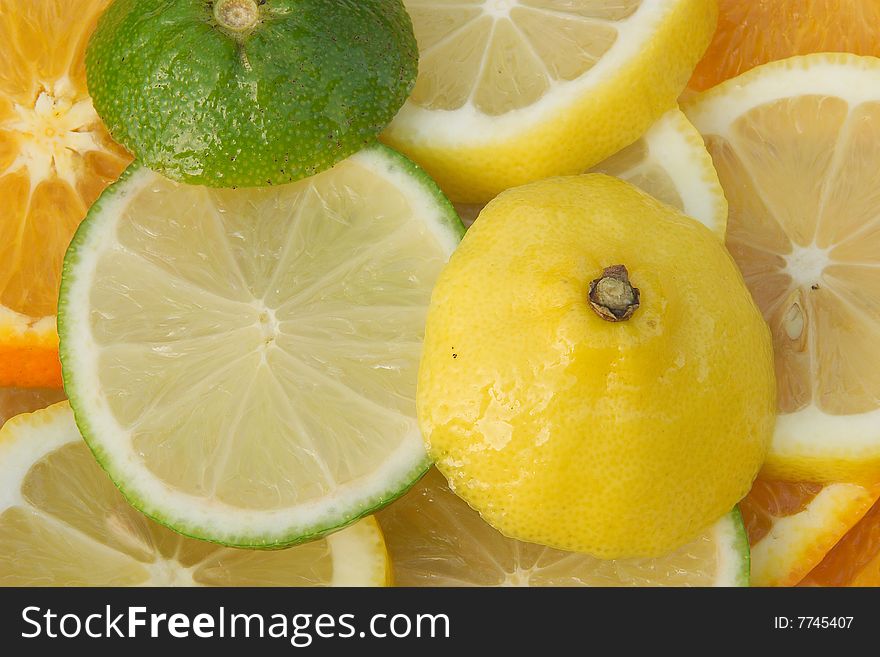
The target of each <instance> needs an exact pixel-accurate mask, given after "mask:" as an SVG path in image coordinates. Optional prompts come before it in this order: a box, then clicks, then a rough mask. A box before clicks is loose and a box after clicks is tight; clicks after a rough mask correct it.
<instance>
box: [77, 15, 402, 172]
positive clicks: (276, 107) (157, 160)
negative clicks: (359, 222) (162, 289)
mask: <svg viewBox="0 0 880 657" xmlns="http://www.w3.org/2000/svg"><path fill="white" fill-rule="evenodd" d="M219 1H220V0H215V1H214V2H212V1H211V0H115V2H114V3H113V4H112V5H111V6H110V7H109V9H108V10H107V11H106V12H105V13H104V14H103V15H102V17H101V19H100V21H99V22H98V27H97V29H96V30H95V33H94V34H93V36H92V39H91V40H90V42H89V46H88V50H87V53H86V72H87V75H88V86H89V91H90V92H91V95H92V98H93V101H94V105H95V109H96V110H97V112H98V114H100V115H101V118H102V119H103V120H104V122H105V123H106V124H107V127H108V128H109V130H110V133H111V135H112V136H113V138H114V139H116V140H117V141H118V142H120V143H121V144H123V145H124V146H126V147H127V148H128V149H129V150H131V151H132V152H134V153H135V154H136V155H137V157H138V159H140V160H141V161H142V162H143V163H144V164H146V165H147V166H148V167H149V168H151V169H153V170H155V171H158V172H159V173H162V174H164V175H165V176H167V177H168V178H172V179H174V180H176V181H178V182H185V183H190V184H195V185H207V186H211V187H262V186H266V185H273V184H283V183H288V182H293V181H295V180H299V179H301V178H305V177H308V176H312V175H314V174H316V173H319V172H320V171H323V170H325V169H328V168H330V167H331V166H333V165H334V164H336V163H337V162H340V161H341V160H343V159H345V158H346V157H348V156H349V155H352V154H354V153H356V152H357V151H359V150H361V149H362V148H364V147H365V146H367V145H369V144H371V143H373V142H374V141H375V137H376V135H378V134H379V132H380V131H381V130H382V129H383V128H384V127H385V126H386V125H387V124H388V123H389V122H390V121H391V119H392V118H393V117H394V115H395V113H396V112H397V110H398V109H399V108H400V106H401V105H402V104H403V102H404V101H405V100H406V97H407V96H408V95H409V92H410V90H411V89H412V86H413V85H414V84H415V78H416V75H417V73H418V47H417V45H416V41H415V37H414V36H413V33H412V22H411V21H410V19H409V15H408V14H407V13H406V10H405V9H404V7H403V4H402V3H401V2H400V0H357V1H354V0H342V1H340V0H269V1H268V2H262V3H260V2H256V0H255V4H256V6H257V11H258V12H259V21H258V23H257V24H256V25H255V26H254V27H253V28H252V29H250V30H246V31H244V32H241V33H237V32H231V31H229V30H227V29H225V28H223V27H222V26H221V25H219V24H218V22H217V20H215V18H214V12H213V6H214V4H215V2H219Z"/></svg>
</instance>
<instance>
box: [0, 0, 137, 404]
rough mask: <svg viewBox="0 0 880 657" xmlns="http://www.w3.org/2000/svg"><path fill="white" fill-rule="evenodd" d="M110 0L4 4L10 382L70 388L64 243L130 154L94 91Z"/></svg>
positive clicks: (1, 342)
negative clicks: (86, 60)
mask: <svg viewBox="0 0 880 657" xmlns="http://www.w3.org/2000/svg"><path fill="white" fill-rule="evenodd" d="M108 4H109V0H82V1H81V2H75V3H74V2H69V0H7V1H6V2H3V3H2V5H0V42H2V43H3V48H2V49H0V205H2V207H3V216H2V218H0V386H27V387H41V386H42V387H49V386H54V387H60V385H61V366H60V364H59V362H58V336H57V334H56V332H55V308H56V306H57V303H58V285H59V281H60V277H61V260H62V258H63V257H64V250H65V249H66V248H67V245H68V243H69V242H70V238H71V237H72V236H73V233H74V231H75V230H76V227H77V224H79V222H80V220H82V218H83V217H84V216H85V213H86V210H87V208H88V207H89V205H90V204H91V203H92V202H93V201H94V200H95V199H96V198H97V197H98V195H99V194H100V193H101V191H102V190H103V189H104V187H106V186H107V184H109V183H110V182H111V181H112V180H114V179H115V178H116V177H117V176H118V175H119V174H120V173H121V172H122V170H123V169H124V168H125V166H126V164H127V163H128V162H129V160H130V157H129V155H128V154H127V153H126V152H125V151H124V150H123V149H122V148H121V147H120V146H118V145H117V144H115V143H113V141H112V140H111V139H110V136H109V135H108V133H107V130H106V128H105V127H104V125H103V124H102V123H101V120H100V119H99V118H98V115H97V114H96V113H95V110H94V108H93V107H92V102H91V99H90V98H89V95H88V91H87V90H86V79H85V70H84V66H83V53H84V50H85V45H86V41H87V40H88V37H89V35H90V34H91V32H92V30H93V29H94V27H95V22H96V21H97V18H98V16H99V15H100V13H101V12H102V11H103V10H104V8H105V7H106V6H107V5H108Z"/></svg>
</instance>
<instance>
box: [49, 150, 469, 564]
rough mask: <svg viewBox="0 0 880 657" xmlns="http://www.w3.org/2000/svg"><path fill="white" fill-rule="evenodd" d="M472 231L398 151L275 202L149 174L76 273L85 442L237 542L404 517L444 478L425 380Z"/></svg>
mask: <svg viewBox="0 0 880 657" xmlns="http://www.w3.org/2000/svg"><path fill="white" fill-rule="evenodd" d="M463 230H464V229H463V227H462V225H461V222H460V221H459V220H458V217H457V216H456V214H455V211H454V209H453V208H452V206H451V205H450V204H449V202H448V201H446V199H445V198H444V197H443V196H442V194H441V193H440V192H439V190H438V189H437V187H436V186H435V185H434V184H433V183H432V182H431V181H430V179H429V178H428V177H427V176H426V175H425V174H424V173H422V172H421V171H420V170H419V169H418V168H417V167H415V165H413V164H412V163H410V162H409V161H408V160H406V159H405V158H403V157H402V156H400V155H398V154H396V153H394V152H393V151H391V150H389V149H387V148H385V147H382V146H375V147H372V148H370V149H368V150H365V151H362V152H361V153H359V154H357V155H355V156H353V157H352V158H350V159H348V160H345V161H344V162H342V163H340V164H339V165H337V166H336V167H334V168H333V169H331V170H329V171H326V172H324V173H322V174H320V175H318V176H315V177H313V178H309V179H307V180H303V181H300V182H298V183H295V184H292V185H286V186H278V187H271V188H259V189H242V190H217V189H209V188H206V187H195V186H188V185H182V184H179V183H174V182H172V181H170V180H168V179H166V178H164V177H162V176H160V175H158V174H156V173H154V172H152V171H150V170H149V169H147V168H144V167H142V166H139V165H137V164H135V165H133V166H132V167H131V168H129V169H128V171H127V172H126V173H125V174H124V175H123V177H122V179H120V181H119V182H118V183H116V184H115V185H113V186H112V187H111V188H109V189H108V191H107V192H106V193H105V194H104V195H103V196H102V197H101V199H100V200H99V202H98V203H97V204H96V205H95V206H94V207H93V208H92V210H91V211H90V213H89V216H88V218H87V219H86V221H85V222H84V223H83V224H82V226H81V228H80V230H79V231H78V233H77V235H76V237H75V238H74V241H73V243H72V245H71V248H70V250H69V251H68V254H67V257H66V260H65V264H64V275H63V283H62V291H61V299H60V304H59V334H60V335H61V339H62V344H61V353H62V363H63V370H64V378H65V388H66V390H67V394H68V396H69V397H70V401H71V405H72V406H73V409H74V412H75V414H76V418H77V423H78V424H79V427H80V429H81V431H82V433H83V435H84V436H85V438H86V441H87V442H88V443H89V446H90V447H91V448H92V450H93V452H94V453H95V456H96V457H97V459H98V461H99V462H100V463H101V465H102V466H103V467H104V468H105V469H106V470H107V472H108V473H109V474H110V476H111V477H112V478H113V480H114V481H115V482H116V484H117V485H118V486H119V487H120V489H121V490H122V492H123V494H125V496H126V497H127V498H128V499H129V501H130V502H131V503H132V504H134V505H135V506H136V507H137V508H139V509H141V510H142V511H144V512H145V513H147V514H148V515H149V516H151V517H153V518H154V519H156V520H158V521H159V522H162V523H164V524H167V525H168V526H170V527H172V528H174V529H176V530H178V531H180V532H182V533H184V534H187V535H190V536H195V537H198V538H204V539H208V540H212V541H216V542H219V543H223V544H227V545H235V546H241V547H248V546H281V545H289V544H293V543H298V542H302V541H304V540H308V539H310V538H314V537H315V536H319V535H322V534H324V533H326V532H328V531H330V530H333V529H336V528H339V527H341V526H344V525H346V524H348V523H350V522H352V521H354V520H356V519H357V518H359V517H360V516H363V515H364V514H367V513H369V512H370V511H372V510H373V509H375V508H376V507H379V506H381V505H383V504H385V503H387V502H388V501H389V500H392V499H394V498H395V497H397V496H398V495H400V494H401V493H402V492H403V491H404V490H406V489H407V488H408V487H409V486H410V485H411V484H412V482H413V481H415V480H416V479H417V478H418V477H419V476H420V475H421V474H422V473H423V472H424V471H425V470H426V469H427V468H428V459H427V456H426V454H425V451H424V446H423V444H422V439H421V435H420V433H419V430H418V426H417V423H416V419H415V416H416V413H415V401H414V399H415V388H416V372H417V368H418V363H419V357H420V354H421V346H422V337H423V331H424V322H425V315H426V312H427V306H428V302H429V298H430V294H431V289H432V287H433V285H434V282H435V280H436V278H437V276H438V274H439V272H440V270H441V268H442V267H443V265H444V264H445V263H446V261H447V259H448V257H449V255H450V254H451V253H452V251H453V250H454V248H455V247H456V245H457V244H458V241H459V239H460V237H461V234H462V232H463Z"/></svg>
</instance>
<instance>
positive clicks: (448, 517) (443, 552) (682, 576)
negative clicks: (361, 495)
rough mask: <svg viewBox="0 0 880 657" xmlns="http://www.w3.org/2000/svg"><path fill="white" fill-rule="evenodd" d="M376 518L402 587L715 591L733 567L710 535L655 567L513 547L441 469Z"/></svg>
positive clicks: (540, 548) (640, 561)
mask: <svg viewBox="0 0 880 657" xmlns="http://www.w3.org/2000/svg"><path fill="white" fill-rule="evenodd" d="M378 517H379V522H380V523H381V525H382V528H383V531H384V533H385V537H386V543H387V545H388V550H389V553H390V554H391V560H392V563H393V566H394V581H395V584H397V585H399V586H712V585H714V584H716V583H717V582H718V580H719V574H718V573H719V570H721V569H727V568H729V567H730V564H728V563H722V562H726V561H727V560H728V557H727V555H726V554H725V550H726V548H727V546H720V545H719V544H718V542H717V541H716V540H715V536H714V534H713V533H712V532H707V533H706V534H705V535H704V536H701V537H700V538H698V539H697V540H695V541H693V542H692V543H690V544H688V545H686V546H684V547H682V548H679V549H678V550H676V551H675V552H673V553H672V554H669V555H667V556H665V557H662V558H657V559H628V560H602V559H596V558H593V557H590V556H588V555H584V554H577V553H573V552H563V551H561V550H554V549H552V548H548V547H544V546H541V545H535V544H531V543H523V542H521V541H516V540H512V539H509V538H506V537H505V536H503V535H502V534H501V533H499V532H498V531H496V530H495V529H493V528H492V527H491V526H489V525H488V524H486V522H485V521H483V519H482V518H480V516H479V514H478V513H477V512H476V511H474V510H473V509H471V508H470V507H469V506H468V505H467V504H465V502H463V501H462V500H461V499H459V498H458V497H456V496H455V494H453V493H452V492H451V491H450V490H449V488H448V485H447V483H446V481H445V480H444V479H443V476H442V475H440V474H439V472H437V470H435V469H432V470H431V471H430V472H429V473H428V474H427V475H426V476H425V478H424V479H423V480H422V481H420V482H419V483H418V484H416V487H415V488H414V489H413V490H412V491H410V492H409V493H408V494H407V495H406V496H405V497H403V498H402V499H400V500H398V501H397V502H396V503H394V504H393V505H392V506H390V507H388V508H387V509H385V510H384V511H381V512H380V513H379V516H378Z"/></svg>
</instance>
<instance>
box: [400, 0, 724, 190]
mask: <svg viewBox="0 0 880 657" xmlns="http://www.w3.org/2000/svg"><path fill="white" fill-rule="evenodd" d="M404 4H405V5H406V7H407V9H408V10H409V13H410V15H411V16H412V20H413V25H414V28H415V34H416V39H417V41H418V44H419V49H420V52H421V59H420V62H419V77H418V80H417V81H416V86H415V89H414V90H413V93H412V95H411V96H410V98H409V100H408V101H407V102H406V103H405V104H404V106H403V108H402V109H401V111H400V112H399V113H398V115H397V117H396V118H395V119H394V121H393V122H392V123H391V125H390V126H389V127H388V129H387V130H386V131H385V133H384V135H385V137H384V138H385V139H386V140H387V141H388V143H390V144H391V145H393V146H395V147H397V148H399V149H400V150H402V151H403V152H404V153H406V154H408V155H409V156H410V157H412V158H413V159H414V160H416V161H417V162H418V163H419V164H421V165H422V166H424V167H425V168H426V169H427V170H428V172H429V173H430V174H431V175H432V176H434V178H435V179H436V180H437V181H438V182H439V183H440V186H441V187H442V188H443V190H444V191H445V192H446V193H447V194H449V195H450V197H451V198H452V199H453V200H454V201H457V202H461V203H486V202H487V201H489V200H490V199H492V198H493V197H495V196H497V195H498V194H499V193H500V192H502V191H504V190H505V189H508V188H509V187H514V186H517V185H521V184H524V183H527V182H531V181H534V180H539V179H541V178H546V177H548V176H554V175H562V174H576V173H581V172H583V171H584V170H585V169H588V168H589V167H591V166H593V165H595V164H597V163H598V162H601V161H602V160H603V159H605V158H606V157H608V156H609V155H611V154H613V153H615V152H617V151H619V150H620V149H621V148H623V147H624V146H627V145H628V144H631V143H632V142H634V141H635V140H636V139H638V138H639V136H641V135H642V134H643V133H644V132H645V131H646V130H647V129H648V128H649V127H650V125H651V124H652V123H653V122H654V121H655V120H657V119H658V118H659V117H660V116H661V115H662V114H663V113H664V112H666V111H667V110H668V109H670V108H671V107H673V106H674V105H675V101H676V98H677V97H678V95H679V94H680V93H681V91H682V90H683V89H684V87H685V85H686V83H687V79H688V77H689V76H690V74H691V72H692V70H693V67H694V65H695V64H696V62H697V61H698V59H699V58H700V56H701V55H702V54H703V51H704V50H705V48H706V45H707V44H708V43H709V41H710V39H711V36H712V31H713V30H714V28H715V19H716V15H717V6H716V4H715V2H714V1H706V0H651V1H648V0H619V1H615V2H608V1H606V0H488V1H486V2H481V1H480V0H464V1H462V2H458V1H456V2H451V1H448V0H405V2H404Z"/></svg>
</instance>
